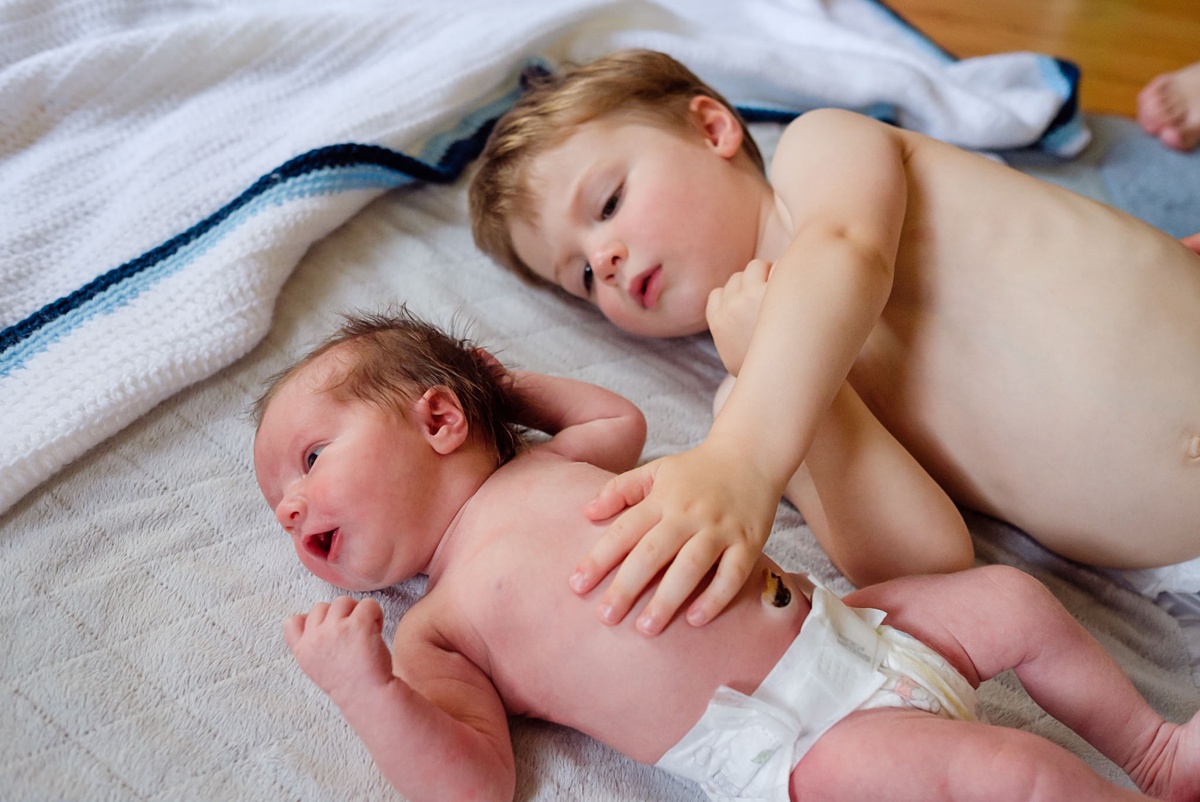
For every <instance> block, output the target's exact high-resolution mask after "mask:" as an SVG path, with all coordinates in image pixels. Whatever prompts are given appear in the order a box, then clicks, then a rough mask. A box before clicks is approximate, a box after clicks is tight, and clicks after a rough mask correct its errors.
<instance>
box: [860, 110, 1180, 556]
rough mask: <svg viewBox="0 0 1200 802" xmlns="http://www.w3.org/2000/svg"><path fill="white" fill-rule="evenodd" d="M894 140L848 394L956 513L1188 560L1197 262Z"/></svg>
mask: <svg viewBox="0 0 1200 802" xmlns="http://www.w3.org/2000/svg"><path fill="white" fill-rule="evenodd" d="M896 135H897V136H900V137H903V138H904V141H905V148H906V150H907V156H908V158H907V162H906V174H907V177H908V181H909V197H908V209H907V212H906V217H905V224H904V231H903V236H902V239H901V246H900V252H899V254H898V257H897V265H896V273H895V279H894V286H893V291H892V295H891V298H890V300H889V302H888V305H887V307H886V309H885V311H884V313H883V316H882V318H881V320H880V323H879V324H878V326H877V327H876V329H875V331H874V332H873V334H872V335H871V337H870V338H869V339H868V341H867V343H866V346H865V348H864V349H863V351H862V354H861V356H860V358H859V360H858V362H857V363H856V365H855V367H854V369H853V371H852V373H851V375H850V379H851V383H852V384H853V386H854V387H855V389H856V390H857V391H858V392H859V394H860V395H861V396H862V397H863V399H864V400H865V401H866V402H867V404H868V405H869V406H870V407H871V409H872V410H873V411H874V412H875V413H876V415H877V416H878V417H879V418H880V420H881V421H882V422H883V423H884V425H885V426H887V427H888V428H889V429H890V430H891V431H892V432H893V433H894V434H896V435H897V437H898V438H899V439H900V440H901V442H903V443H904V444H905V445H906V446H907V447H908V448H909V450H910V451H911V452H912V453H913V454H914V455H915V456H916V457H917V458H918V459H919V460H920V461H921V462H922V464H923V465H925V467H926V468H927V469H928V470H929V471H930V472H931V474H932V475H933V476H934V478H935V479H937V480H938V481H939V482H940V483H941V484H942V485H943V486H944V487H946V488H947V490H948V491H949V492H950V493H951V495H952V497H954V499H955V500H956V501H958V502H959V503H962V504H965V505H966V506H969V507H972V508H974V509H977V510H980V511H983V512H986V513H989V514H992V515H995V516H997V517H1001V518H1003V519H1006V520H1008V521H1011V522H1012V523H1014V524H1017V525H1018V526H1021V527H1023V528H1024V529H1026V530H1027V531H1029V532H1030V533H1032V534H1034V536H1035V537H1036V538H1037V539H1038V540H1040V541H1041V542H1042V543H1044V544H1046V545H1047V546H1049V547H1050V548H1052V549H1055V550H1056V551H1058V552H1060V553H1062V554H1064V555H1066V556H1069V557H1074V558H1077V559H1080V560H1083V561H1086V562H1090V563H1096V564H1101V565H1104V564H1110V565H1120V566H1123V567H1141V566H1149V565H1161V564H1166V563H1172V562H1179V561H1182V560H1185V559H1190V558H1192V557H1196V556H1200V257H1198V256H1196V255H1195V254H1194V253H1193V252H1191V251H1190V250H1188V249H1187V248H1185V247H1184V246H1183V245H1181V244H1180V243H1178V242H1177V241H1175V240H1173V239H1171V238H1170V237H1168V236H1166V235H1165V234H1163V233H1162V232H1159V231H1157V230H1156V229H1153V228H1151V227H1150V226H1148V225H1146V224H1144V223H1142V222H1141V221H1138V220H1136V219H1134V218H1132V217H1130V216H1128V215H1125V214H1123V213H1121V212H1119V211H1116V210H1113V209H1110V208H1108V207H1106V206H1103V205H1102V204H1098V203H1095V202H1093V201H1091V200H1089V199H1086V198H1083V197H1080V196H1077V195H1074V194H1071V193H1068V192H1066V191H1064V190H1062V189H1060V188H1058V187H1055V186H1053V185H1049V184H1046V183H1044V182H1040V181H1036V180H1034V179H1032V178H1030V177H1028V176H1025V175H1023V174H1021V173H1019V172H1017V171H1014V170H1010V169H1008V168H1006V167H1003V166H1001V165H998V164H995V163H993V162H991V161H990V160H987V159H984V158H982V157H979V156H976V155H973V154H969V153H965V152H962V151H960V150H958V149H955V148H951V147H950V146H947V145H944V144H942V143H939V142H936V141H934V140H931V139H928V138H926V137H921V136H919V135H914V134H910V133H907V132H903V131H897V134H896ZM1197 227H1198V228H1200V220H1198V221H1197Z"/></svg>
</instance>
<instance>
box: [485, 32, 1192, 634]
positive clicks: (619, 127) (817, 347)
mask: <svg viewBox="0 0 1200 802" xmlns="http://www.w3.org/2000/svg"><path fill="white" fill-rule="evenodd" d="M770 179H771V180H770V182H768V180H767V176H766V174H765V172H764V168H763V162H762V158H761V156H760V154H759V151H758V149H757V148H756V147H755V146H754V143H753V142H752V140H751V139H750V137H749V135H748V133H747V131H746V127H745V125H744V124H743V123H742V120H741V119H740V118H739V116H738V114H737V113H736V111H735V110H734V109H733V108H732V107H731V106H730V105H729V104H728V103H727V102H726V101H725V100H724V99H723V98H722V97H721V96H720V95H719V94H717V93H716V92H715V91H713V90H712V89H711V88H710V87H708V86H706V85H705V84H703V83H702V82H700V81H699V80H698V79H697V78H696V76H694V75H693V74H692V73H690V72H689V71H688V70H687V69H686V68H684V67H683V66H682V65H681V64H679V63H678V62H676V61H675V60H673V59H671V58H670V57H668V56H666V55H663V54H661V53H654V52H650V51H628V52H622V53H617V54H613V55H611V56H608V57H605V58H602V59H600V60H598V61H596V62H594V63H592V64H589V65H585V66H583V67H580V68H578V69H576V70H574V71H572V72H569V73H567V74H565V75H563V76H562V77H561V78H556V79H548V80H547V81H545V82H544V83H543V84H541V85H539V86H536V87H535V88H533V89H532V90H531V91H530V92H528V93H527V94H526V95H525V96H524V97H523V98H522V99H521V100H520V101H519V102H518V103H517V105H516V107H515V108H514V109H512V110H511V111H510V112H509V113H508V114H507V115H506V116H505V117H504V118H502V119H501V120H500V121H499V123H498V124H497V126H496V128H495V130H494V131H493V133H492V135H491V137H490V140H489V143H488V145H487V147H486V148H485V151H484V154H483V156H482V159H481V165H480V167H479V169H478V171H477V173H476V175H475V176H474V178H473V180H472V184H471V187H470V207H471V215H472V225H473V230H474V235H475V239H476V242H477V243H478V244H479V245H480V247H481V248H482V249H483V250H484V251H486V252H487V253H489V254H491V255H492V256H493V257H495V258H496V259H497V260H498V261H500V262H501V263H503V264H505V265H507V266H508V267H509V268H511V269H513V270H515V271H517V272H518V273H519V274H520V275H522V276H524V277H526V278H527V279H529V280H530V281H533V282H536V283H539V284H543V285H552V286H555V287H559V288H562V289H563V290H565V291H567V292H569V293H571V294H573V295H576V296H578V297H580V298H584V299H587V300H589V301H590V302H592V303H593V304H595V305H596V306H597V307H598V308H599V310H600V311H601V312H602V313H603V314H604V315H605V316H606V317H607V318H608V319H609V320H611V321H612V322H613V323H615V324H616V325H617V326H619V327H621V328H623V329H625V330H627V331H630V332H633V333H636V334H644V335H647V336H654V337H669V336H676V335H685V334H691V333H695V332H700V331H703V330H705V329H709V330H710V331H711V332H712V336H713V339H714V341H715V343H716V346H717V349H718V352H719V353H720V355H721V358H722V361H723V362H724V364H725V366H726V367H727V368H728V370H729V372H730V373H731V374H732V375H736V376H737V380H736V382H735V383H733V385H732V389H731V390H730V391H729V392H728V397H727V399H726V400H724V402H723V407H721V408H720V410H719V412H718V414H717V415H716V417H715V420H714V422H713V426H712V429H711V431H710V433H709V435H708V436H707V438H706V439H705V440H704V442H703V443H702V444H701V445H700V446H698V447H696V448H694V449H692V450H690V451H687V452H684V453H682V454H676V455H671V456H668V457H665V458H663V459H660V460H656V461H654V462H651V463H649V464H647V465H644V466H642V467H640V468H638V469H637V470H635V471H633V472H631V473H627V474H624V475H622V476H620V477H618V478H617V479H615V480H614V481H613V482H611V483H609V484H608V485H607V486H606V488H605V489H604V490H603V491H602V492H601V493H600V494H598V497H597V499H596V500H595V501H594V503H592V504H591V505H590V506H589V507H588V508H587V513H588V515H590V516H591V517H592V519H594V520H603V519H606V518H608V517H610V516H612V515H614V514H615V513H617V512H619V511H620V510H622V509H623V508H625V507H631V508H630V509H628V511H626V512H625V513H624V514H623V515H622V516H620V517H619V518H617V519H616V522H615V523H614V524H613V525H612V527H611V528H610V529H609V530H608V532H607V533H606V534H605V536H604V537H603V538H601V539H600V540H599V541H598V542H597V544H596V546H595V547H594V548H593V549H592V550H591V551H590V553H589V555H588V557H587V558H586V559H584V560H581V561H580V564H579V566H577V570H576V571H575V572H574V574H573V579H572V582H573V584H574V586H575V588H576V589H577V590H578V591H579V592H580V593H586V592H589V591H591V590H592V589H593V588H594V587H596V585H597V583H598V582H599V580H600V578H601V577H604V576H606V575H607V574H608V573H609V572H610V571H612V570H613V569H614V568H616V567H617V566H618V565H619V566H620V568H619V570H617V571H616V574H615V578H614V580H613V581H612V583H611V584H610V585H609V586H608V592H607V593H605V594H604V596H603V599H602V603H601V605H600V614H601V617H602V619H603V620H605V621H607V622H609V623H615V622H617V621H620V620H621V619H622V618H623V617H624V616H625V615H626V614H627V613H628V611H629V609H630V608H631V607H632V606H633V603H634V601H635V600H636V599H637V598H639V596H640V594H641V592H642V591H643V590H644V589H645V588H646V587H647V585H648V584H649V583H650V582H651V580H652V579H654V578H655V577H657V576H659V575H660V573H661V572H663V571H664V570H665V574H663V578H662V581H661V582H660V583H659V584H658V591H657V593H656V594H655V596H654V598H653V600H652V601H651V603H650V604H649V605H647V606H645V607H644V608H643V612H642V615H641V617H640V618H639V620H638V626H639V627H640V628H641V629H642V631H643V632H645V633H648V634H654V633H656V632H659V631H661V630H662V629H663V628H664V627H665V626H666V624H667V622H668V621H669V620H670V619H671V617H672V616H673V615H674V613H675V612H676V611H677V610H679V609H681V608H683V606H684V602H685V600H687V601H688V605H687V607H686V610H687V619H688V620H689V621H690V622H692V623H694V624H702V623H704V622H706V621H708V620H711V619H712V617H713V616H714V615H715V614H716V613H717V612H718V611H719V610H720V609H721V608H722V607H723V606H724V604H725V603H726V602H727V601H728V600H729V599H731V598H733V597H734V596H735V594H736V593H737V591H738V588H740V587H741V585H742V583H743V582H744V581H745V580H746V578H747V577H749V576H751V575H752V573H753V572H752V567H753V565H754V564H755V558H756V555H757V554H758V553H759V552H760V551H761V549H762V546H763V544H764V542H765V541H766V538H767V535H768V534H769V532H770V527H771V523H772V520H773V518H774V514H775V510H776V506H777V503H778V500H779V498H780V495H781V494H783V495H786V497H787V498H789V499H790V500H791V501H793V502H794V503H795V504H796V506H797V507H798V508H799V509H800V512H801V513H802V514H803V516H804V518H805V521H806V522H807V523H808V524H809V526H810V528H811V529H812V531H813V533H814V535H815V536H816V538H817V540H818V541H819V542H820V543H821V545H822V546H823V547H824V548H825V550H826V551H827V552H828V554H829V556H830V558H831V559H832V561H833V562H834V564H835V565H837V566H838V567H839V568H840V569H841V570H842V572H843V573H844V574H845V575H846V576H847V577H848V578H849V579H851V581H853V582H855V583H856V584H858V585H863V584H867V583H870V582H875V581H878V580H880V579H885V578H888V577H891V576H896V575H903V574H909V573H921V572H930V571H953V570H957V569H960V568H964V567H968V566H970V565H971V564H972V553H971V543H970V539H969V536H968V533H967V531H966V528H965V526H964V524H963V522H962V519H961V516H960V515H959V514H958V510H957V507H959V506H961V507H965V508H970V509H974V510H977V511H979V512H983V513H985V514H988V515H991V516H993V517H996V518H1000V519H1004V520H1006V521H1008V522H1010V523H1012V524H1014V525H1015V526H1018V527H1020V528H1021V529H1023V530H1024V531H1026V532H1028V533H1029V534H1030V535H1031V536H1033V537H1034V538H1035V539H1037V540H1038V541H1040V542H1041V543H1042V544H1044V545H1045V546H1047V547H1048V548H1050V549H1052V550H1054V551H1056V552H1058V553H1060V554H1062V555H1064V556H1066V557H1069V558H1072V559H1075V560H1079V561H1082V562H1086V563H1091V564H1095V565H1099V566H1107V567H1114V568H1128V569H1133V568H1139V569H1143V568H1152V567H1160V566H1174V568H1173V572H1174V573H1173V575H1174V576H1175V578H1176V579H1175V581H1176V583H1177V584H1176V585H1175V586H1174V587H1173V588H1172V589H1179V590H1188V591H1196V590H1200V561H1197V558H1198V557H1200V257H1198V256H1197V255H1196V253H1195V252H1193V250H1192V249H1196V248H1200V237H1192V238H1189V239H1188V240H1187V241H1185V243H1181V242H1179V241H1177V240H1174V239H1172V238H1170V237H1168V236H1166V235H1165V234H1163V233H1162V232H1160V231H1158V230H1156V229H1153V228H1152V227H1150V226H1148V225H1146V224H1145V223H1142V222H1141V221H1138V220H1136V219H1134V218H1132V217H1130V216H1128V215H1126V214H1124V213H1122V212H1120V211H1117V210H1115V209H1112V208H1109V207H1107V206H1104V205H1102V204H1100V203H1097V202H1095V201H1092V200H1090V199H1087V198H1084V197H1081V196H1078V195H1075V194H1072V193H1070V192H1068V191H1066V190H1063V189H1061V188H1059V187H1056V186H1053V185H1051V184H1048V183H1045V182H1041V181H1038V180H1036V179H1033V178H1031V177H1029V176H1026V175H1023V174H1022V173H1020V172H1018V171H1016V170H1013V169H1010V168H1008V167H1006V166H1004V165H1001V164H998V163H996V162H994V161H992V160H990V159H987V158H984V157H982V156H979V155H976V154H972V153H968V152H965V151H963V150H961V149H959V148H956V147H953V146H950V145H947V144H945V143H942V142H939V141H936V140H934V139H931V138H929V137H926V136H923V135H920V134H917V133H913V132H910V131H905V130H902V129H899V128H894V127H891V126H888V125H886V124H884V123H881V122H878V121H876V120H873V119H871V118H868V117H864V116H861V115H857V114H854V113H851V112H847V111H842V110H838V109H820V110H817V111H813V112H809V113H807V114H804V115H803V116H801V117H799V118H798V119H796V120H795V121H794V122H792V123H791V124H790V125H788V126H787V128H786V130H784V132H783V134H782V136H781V138H780V140H779V143H778V146H777V148H776V150H775V155H774V158H773V160H772V163H771V167H770ZM725 389H727V390H728V389H729V388H728V387H726V388H725ZM719 406H720V405H719ZM714 566H715V572H714V571H713V570H712V569H713V568H714ZM1165 575H1166V574H1165V573H1163V574H1159V575H1158V576H1165ZM700 586H703V587H705V590H704V592H703V593H702V594H700V595H699V596H695V595H694V594H693V593H692V591H693V590H694V589H695V588H697V587H700ZM1146 589H1147V590H1150V589H1151V588H1146ZM1153 589H1158V588H1153Z"/></svg>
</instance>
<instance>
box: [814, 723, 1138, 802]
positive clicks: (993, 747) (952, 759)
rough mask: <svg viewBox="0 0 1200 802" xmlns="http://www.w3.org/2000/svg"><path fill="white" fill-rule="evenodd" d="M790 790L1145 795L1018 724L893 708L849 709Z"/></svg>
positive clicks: (934, 800)
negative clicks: (969, 720)
mask: <svg viewBox="0 0 1200 802" xmlns="http://www.w3.org/2000/svg"><path fill="white" fill-rule="evenodd" d="M791 790H792V798H793V799H821V800H829V801H830V802H834V801H835V800H862V799H886V800H888V802H910V801H911V802H942V801H946V802H949V801H951V800H953V802H976V801H978V802H983V800H987V802H1005V801H1006V800H1012V802H1018V800H1019V802H1026V800H1029V802H1062V800H1067V799H1080V800H1084V799H1086V800H1088V802H1109V801H1110V800H1112V801H1113V802H1116V801H1117V800H1139V799H1140V800H1144V799H1145V798H1146V797H1144V796H1142V795H1141V794H1139V793H1136V792H1135V791H1132V790H1129V789H1127V788H1121V787H1119V786H1116V785H1113V784H1112V783H1110V782H1109V781H1108V780H1106V779H1105V778H1104V777H1101V776H1100V775H1099V774H1097V773H1096V772H1095V771H1093V770H1092V768H1091V767H1090V766H1088V765H1087V764H1086V763H1084V762H1083V761H1082V760H1081V759H1080V758H1078V757H1077V756H1075V755H1073V754H1071V753H1070V752H1069V751H1067V750H1066V749H1063V748H1062V747H1061V746H1059V745H1057V744H1055V743H1053V742H1051V741H1047V740H1046V739H1044V738H1041V737H1039V736H1037V735H1034V734H1032V733H1029V732H1025V731H1024V730H1016V729H1010V728H1006V727H997V726H992V725H989V724H976V723H967V722H962V721H950V720H948V719H944V718H940V717H938V716H934V715H932V714H930V713H922V712H919V711H915V710H901V709H897V708H891V709H886V708H885V709H877V710H866V711H859V712H857V713H853V714H851V715H850V716H848V717H847V718H845V719H844V720H842V721H840V722H838V723H837V724H836V725H834V727H833V728H832V729H830V730H829V732H827V733H825V735H823V736H822V737H821V739H820V740H819V741H817V743H816V744H815V745H814V746H813V748H812V749H811V750H810V751H809V752H808V754H806V755H805V756H804V758H803V759H802V760H801V761H800V763H799V764H798V765H797V766H796V768H795V769H794V770H793V771H792V778H791Z"/></svg>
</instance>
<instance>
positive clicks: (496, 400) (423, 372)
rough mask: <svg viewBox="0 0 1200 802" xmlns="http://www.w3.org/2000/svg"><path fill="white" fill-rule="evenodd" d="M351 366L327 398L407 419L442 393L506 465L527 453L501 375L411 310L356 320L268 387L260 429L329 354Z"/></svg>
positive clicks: (340, 370)
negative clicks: (280, 399)
mask: <svg viewBox="0 0 1200 802" xmlns="http://www.w3.org/2000/svg"><path fill="white" fill-rule="evenodd" d="M335 350H336V351H338V352H339V355H346V356H348V357H349V358H340V359H338V360H337V362H336V364H337V366H338V367H337V368H336V369H335V370H334V372H333V374H332V376H331V377H330V378H329V379H328V380H326V382H325V386H324V387H322V388H321V389H322V391H324V392H328V393H331V394H332V395H333V396H334V397H335V398H337V399H339V400H352V399H356V400H359V401H366V402H367V403H370V404H374V405H376V406H378V407H380V408H382V409H386V410H390V411H394V412H396V413H398V414H402V413H403V412H404V410H405V409H406V408H407V405H408V404H411V403H412V402H413V401H415V400H416V399H418V398H420V397H421V395H422V394H424V393H425V391H426V390H428V389H430V388H431V387H445V388H447V389H448V390H450V391H451V392H453V393H454V395H455V397H456V398H458V402H459V403H460V404H461V405H462V408H463V414H464V415H465V416H466V419H467V424H468V426H469V427H470V431H471V435H472V436H473V437H480V438H482V440H483V443H484V445H485V447H487V448H489V449H490V450H491V451H492V452H493V453H494V454H495V455H496V458H497V463H496V464H497V465H498V466H499V465H503V464H504V463H505V462H507V461H508V460H510V459H511V458H512V457H513V456H515V455H516V453H517V452H518V451H519V450H520V449H521V448H522V447H523V445H524V440H523V438H522V436H521V433H520V428H519V426H518V424H517V422H516V420H517V406H516V399H515V397H514V394H513V393H512V391H511V389H510V387H511V384H510V382H509V380H508V377H507V374H506V373H505V371H504V368H503V367H501V366H499V364H498V363H494V362H493V361H492V358H491V357H489V356H487V355H486V353H485V352H483V351H482V350H481V349H480V348H479V347H478V346H476V345H475V344H474V343H472V342H470V341H469V340H466V339H463V338H459V337H456V336H454V335H452V334H450V333H448V332H446V331H443V330H442V329H440V328H438V327H437V326H434V325H433V324H431V323H428V322H426V321H424V320H421V319H420V318H418V317H417V316H416V315H414V314H413V313H412V312H410V311H409V310H408V308H407V307H406V306H401V307H400V308H399V309H392V310H388V311H387V312H383V313H354V314H347V315H344V316H343V319H342V324H341V326H339V327H338V329H337V330H336V331H335V332H334V333H333V334H332V335H330V336H329V337H328V338H327V339H326V340H325V341H324V342H322V343H321V344H320V345H318V346H317V347H316V348H314V349H313V350H312V351H309V352H308V353H307V354H306V355H305V356H304V357H302V358H301V359H300V360H299V361H298V362H296V363H295V364H293V365H292V366H291V367H289V368H287V369H286V370H284V371H282V372H281V373H279V374H277V375H275V376H274V377H272V378H271V379H269V380H268V382H267V389H266V391H265V392H264V393H263V394H262V396H260V397H259V398H258V400H257V401H255V403H254V407H253V409H252V415H253V418H254V422H255V425H256V426H257V425H261V423H262V419H263V415H264V414H265V413H266V411H267V407H268V406H270V404H271V401H272V400H273V399H274V398H275V396H276V395H277V394H278V392H279V389H280V388H281V387H283V386H284V385H285V384H287V382H289V381H290V380H291V379H293V378H294V377H295V376H296V375H297V374H298V373H300V371H302V370H303V369H304V368H306V367H308V366H309V365H311V364H313V363H314V362H315V361H317V360H318V359H320V358H321V357H322V356H325V355H326V354H328V353H330V352H331V351H335Z"/></svg>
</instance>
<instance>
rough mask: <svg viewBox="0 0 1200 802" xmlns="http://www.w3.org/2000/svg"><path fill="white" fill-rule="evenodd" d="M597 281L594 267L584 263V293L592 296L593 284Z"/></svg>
mask: <svg viewBox="0 0 1200 802" xmlns="http://www.w3.org/2000/svg"><path fill="white" fill-rule="evenodd" d="M595 280H596V274H595V273H594V272H593V271H592V266H591V265H589V264H588V263H587V262H584V263H583V291H584V292H586V293H587V294H588V295H591V294H592V284H593V282H595Z"/></svg>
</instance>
